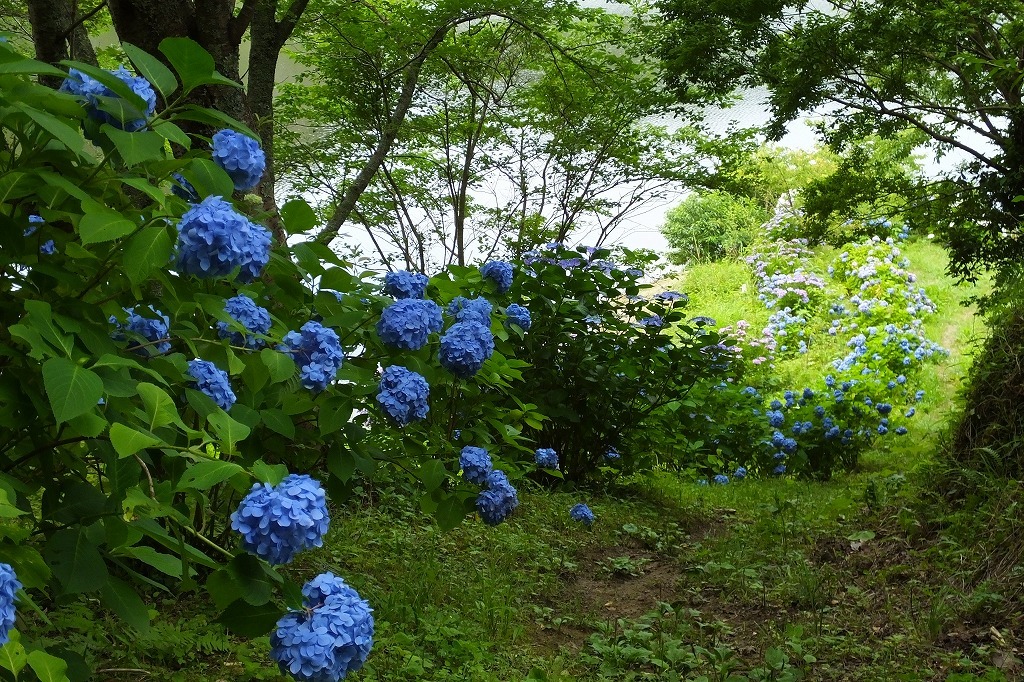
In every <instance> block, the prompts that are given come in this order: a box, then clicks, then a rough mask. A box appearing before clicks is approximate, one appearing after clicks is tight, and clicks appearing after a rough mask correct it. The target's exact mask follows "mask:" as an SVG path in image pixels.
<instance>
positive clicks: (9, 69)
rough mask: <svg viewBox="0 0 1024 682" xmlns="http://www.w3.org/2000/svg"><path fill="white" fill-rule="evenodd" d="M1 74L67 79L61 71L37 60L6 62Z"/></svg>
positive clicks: (0, 67)
mask: <svg viewBox="0 0 1024 682" xmlns="http://www.w3.org/2000/svg"><path fill="white" fill-rule="evenodd" d="M0 74H4V75H14V74H23V75H39V76H55V77H56V78H66V77H67V75H68V74H67V73H65V72H64V71H61V70H60V69H58V68H56V67H54V66H50V65H49V64H45V63H43V62H38V61H36V60H35V59H21V60H18V61H15V62H6V63H4V64H0Z"/></svg>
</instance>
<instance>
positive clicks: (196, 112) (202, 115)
mask: <svg viewBox="0 0 1024 682" xmlns="http://www.w3.org/2000/svg"><path fill="white" fill-rule="evenodd" d="M221 82H223V83H225V84H231V85H234V86H238V83H235V82H234V81H230V80H227V79H224V81H221ZM176 118H178V119H185V120H186V121H197V122H199V123H205V124H207V125H209V126H211V127H214V128H231V129H232V130H237V131H238V132H240V133H244V134H246V135H248V136H249V137H251V138H252V139H254V140H259V139H260V136H259V135H257V134H256V133H254V132H253V131H252V130H250V129H249V127H248V126H246V125H245V124H244V123H242V122H241V121H239V120H238V119H235V118H232V117H230V116H228V115H227V114H223V113H221V112H219V111H217V110H216V109H207V108H205V107H197V106H195V105H187V106H186V107H185V108H184V110H183V111H180V112H178V115H177V116H176Z"/></svg>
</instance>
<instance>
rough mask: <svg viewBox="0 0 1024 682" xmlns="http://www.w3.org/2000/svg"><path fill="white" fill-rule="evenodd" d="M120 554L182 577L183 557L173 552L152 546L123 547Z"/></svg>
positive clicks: (170, 574) (176, 576)
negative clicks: (165, 551)
mask: <svg viewBox="0 0 1024 682" xmlns="http://www.w3.org/2000/svg"><path fill="white" fill-rule="evenodd" d="M118 555H119V556H127V557H131V558H132V559H135V560H136V561H141V562H142V563H144V564H146V565H147V566H152V567H153V568H155V569H156V570H158V571H160V572H161V573H163V574H165V575H169V576H171V577H172V578H180V577H181V559H180V558H178V557H176V556H173V555H171V554H164V553H163V552H158V551H156V550H155V549H153V548H152V547H145V546H142V547H123V548H122V549H121V550H120V551H119V552H118Z"/></svg>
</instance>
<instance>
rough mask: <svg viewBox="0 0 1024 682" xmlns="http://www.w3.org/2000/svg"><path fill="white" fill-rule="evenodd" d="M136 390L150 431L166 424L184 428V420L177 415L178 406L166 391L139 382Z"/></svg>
mask: <svg viewBox="0 0 1024 682" xmlns="http://www.w3.org/2000/svg"><path fill="white" fill-rule="evenodd" d="M138 390H139V397H141V398H142V404H143V405H144V406H145V408H146V417H147V418H148V419H149V430H150V431H152V430H153V429H158V428H160V427H161V426H166V425H168V424H177V425H178V426H180V427H181V428H185V424H184V422H182V421H181V417H180V416H179V415H178V408H177V407H175V405H174V399H173V398H171V396H169V395H167V392H166V391H164V390H163V389H162V388H160V387H159V386H154V385H153V384H149V383H141V384H139V389H138Z"/></svg>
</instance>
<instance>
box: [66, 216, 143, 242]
mask: <svg viewBox="0 0 1024 682" xmlns="http://www.w3.org/2000/svg"><path fill="white" fill-rule="evenodd" d="M86 211H87V212H86V214H85V215H83V216H82V219H81V220H80V221H79V223H78V234H79V235H81V237H82V243H83V244H98V243H100V242H109V241H112V240H114V239H120V238H121V237H124V236H126V235H129V234H131V233H132V232H134V231H135V230H136V229H137V228H138V225H136V224H135V223H133V222H132V221H130V220H128V219H127V218H125V217H124V216H123V215H121V214H120V213H118V212H117V211H111V210H110V209H107V208H104V209H102V210H95V209H93V210H89V209H86Z"/></svg>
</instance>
